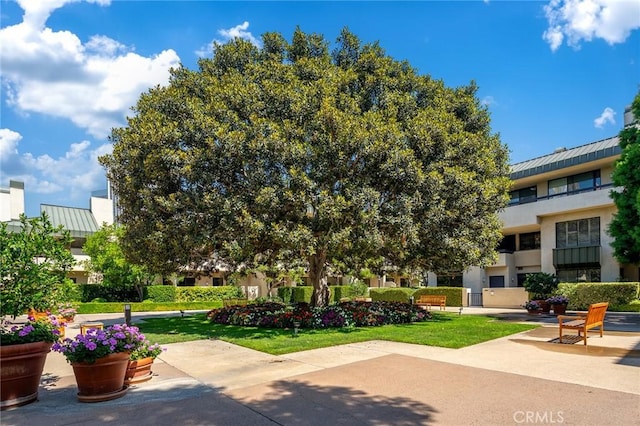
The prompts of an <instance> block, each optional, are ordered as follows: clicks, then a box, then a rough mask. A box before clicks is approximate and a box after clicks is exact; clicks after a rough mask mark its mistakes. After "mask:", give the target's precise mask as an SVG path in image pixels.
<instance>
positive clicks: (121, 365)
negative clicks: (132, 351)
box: [71, 352, 129, 402]
mask: <svg viewBox="0 0 640 426" xmlns="http://www.w3.org/2000/svg"><path fill="white" fill-rule="evenodd" d="M128 364H129V353H127V352H118V353H115V354H109V355H107V356H104V357H102V358H99V359H97V360H96V362H95V363H93V364H89V363H87V362H74V363H72V364H71V366H72V367H73V374H74V375H75V376H76V384H77V385H78V400H79V401H80V402H100V401H109V400H112V399H116V398H120V397H121V396H123V395H124V394H125V393H126V391H127V387H126V386H125V385H124V375H125V374H126V372H127V365H128Z"/></svg>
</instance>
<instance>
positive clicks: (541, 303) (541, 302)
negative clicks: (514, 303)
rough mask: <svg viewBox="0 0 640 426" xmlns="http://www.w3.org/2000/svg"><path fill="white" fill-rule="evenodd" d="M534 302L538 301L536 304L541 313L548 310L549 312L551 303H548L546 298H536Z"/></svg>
mask: <svg viewBox="0 0 640 426" xmlns="http://www.w3.org/2000/svg"><path fill="white" fill-rule="evenodd" d="M536 302H537V303H538V306H540V309H541V310H542V312H543V313H545V314H548V313H549V312H551V305H550V304H549V302H547V301H546V300H536Z"/></svg>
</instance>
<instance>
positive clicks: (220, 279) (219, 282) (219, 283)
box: [211, 277, 224, 287]
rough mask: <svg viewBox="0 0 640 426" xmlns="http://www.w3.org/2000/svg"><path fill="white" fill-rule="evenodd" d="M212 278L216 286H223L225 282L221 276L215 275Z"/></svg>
mask: <svg viewBox="0 0 640 426" xmlns="http://www.w3.org/2000/svg"><path fill="white" fill-rule="evenodd" d="M211 280H212V285H213V286H214V287H221V286H222V285H223V284H224V283H223V281H222V278H220V277H213V278H212V279H211Z"/></svg>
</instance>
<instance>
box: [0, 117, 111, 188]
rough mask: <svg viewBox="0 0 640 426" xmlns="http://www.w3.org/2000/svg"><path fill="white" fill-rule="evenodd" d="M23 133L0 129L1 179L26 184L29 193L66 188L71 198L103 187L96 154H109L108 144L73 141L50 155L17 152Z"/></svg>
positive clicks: (102, 174) (101, 170) (102, 176)
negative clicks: (97, 144) (61, 151)
mask: <svg viewBox="0 0 640 426" xmlns="http://www.w3.org/2000/svg"><path fill="white" fill-rule="evenodd" d="M22 139H23V136H22V135H21V134H20V133H18V132H15V131H13V130H11V129H0V170H2V177H1V179H2V182H3V184H4V183H7V182H8V181H9V180H10V179H12V180H18V181H22V182H24V183H25V187H27V188H30V191H31V192H34V193H39V194H51V193H55V192H61V191H66V193H68V194H69V195H70V196H71V198H77V197H80V196H86V193H87V192H90V191H93V190H95V189H96V188H101V187H102V186H104V180H105V177H104V169H103V168H102V166H101V165H100V164H99V163H98V157H99V156H101V155H105V154H109V153H111V150H112V146H111V144H108V143H105V144H102V145H99V146H98V147H97V148H95V149H92V147H91V143H90V142H89V141H86V140H84V141H80V142H76V143H72V144H70V145H69V147H68V148H67V152H66V153H65V154H64V155H62V156H60V157H58V158H53V157H51V156H50V155H47V154H44V155H39V156H34V155H33V154H32V153H22V154H21V153H20V150H19V147H18V145H19V143H20V141H21V140H22Z"/></svg>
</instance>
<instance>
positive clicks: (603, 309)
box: [584, 302, 609, 325]
mask: <svg viewBox="0 0 640 426" xmlns="http://www.w3.org/2000/svg"><path fill="white" fill-rule="evenodd" d="M608 307H609V302H602V303H592V304H591V305H589V311H588V312H587V318H586V319H585V321H584V322H585V324H586V325H589V324H595V323H599V322H603V321H604V315H605V314H606V313H607V308H608Z"/></svg>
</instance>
